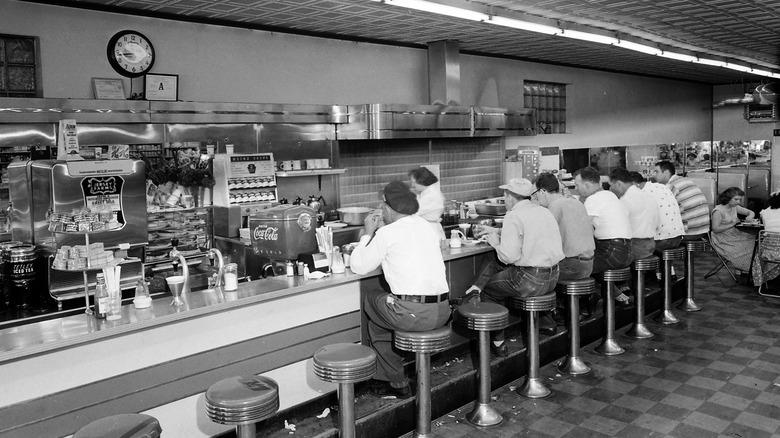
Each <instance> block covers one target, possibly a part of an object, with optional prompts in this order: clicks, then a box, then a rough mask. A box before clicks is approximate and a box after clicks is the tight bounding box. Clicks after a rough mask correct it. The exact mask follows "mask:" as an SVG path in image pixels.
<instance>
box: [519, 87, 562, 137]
mask: <svg viewBox="0 0 780 438" xmlns="http://www.w3.org/2000/svg"><path fill="white" fill-rule="evenodd" d="M523 97H524V101H525V103H524V105H525V107H526V108H534V109H536V123H537V132H538V133H539V134H563V133H565V132H566V84H558V83H554V82H538V81H523Z"/></svg>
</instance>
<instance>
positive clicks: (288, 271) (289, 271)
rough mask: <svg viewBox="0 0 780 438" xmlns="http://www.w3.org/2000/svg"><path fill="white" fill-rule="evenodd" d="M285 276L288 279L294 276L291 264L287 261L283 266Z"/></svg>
mask: <svg viewBox="0 0 780 438" xmlns="http://www.w3.org/2000/svg"><path fill="white" fill-rule="evenodd" d="M284 271H285V274H287V276H288V277H294V276H295V268H294V267H293V264H292V262H291V261H289V260H288V261H287V264H285V266H284Z"/></svg>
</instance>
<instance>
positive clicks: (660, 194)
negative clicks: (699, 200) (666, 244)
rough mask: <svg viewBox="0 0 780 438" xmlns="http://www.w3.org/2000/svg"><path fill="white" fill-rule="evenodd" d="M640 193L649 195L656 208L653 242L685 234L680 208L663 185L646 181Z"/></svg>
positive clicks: (672, 195)
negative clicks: (653, 200)
mask: <svg viewBox="0 0 780 438" xmlns="http://www.w3.org/2000/svg"><path fill="white" fill-rule="evenodd" d="M642 191H644V192H647V193H649V194H651V195H652V196H653V198H655V202H656V206H657V207H658V216H659V223H658V228H657V229H656V234H655V240H664V239H671V238H673V237H678V236H682V235H683V234H685V226H684V225H683V222H682V216H680V206H679V204H677V199H676V198H675V197H674V194H673V193H672V192H671V190H669V188H668V187H666V186H665V185H664V184H659V183H654V182H649V181H648V182H647V183H645V186H644V188H643V189H642Z"/></svg>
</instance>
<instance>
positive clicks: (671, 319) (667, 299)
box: [655, 248, 690, 325]
mask: <svg viewBox="0 0 780 438" xmlns="http://www.w3.org/2000/svg"><path fill="white" fill-rule="evenodd" d="M661 258H662V259H663V262H664V307H663V310H662V311H661V313H659V314H658V316H657V317H656V318H655V320H656V321H657V322H660V323H661V324H664V325H671V324H677V323H678V322H680V320H679V319H677V317H676V316H674V313H672V262H673V261H674V260H682V259H684V258H685V248H675V249H665V250H663V251H662V252H661ZM689 280H690V278H689Z"/></svg>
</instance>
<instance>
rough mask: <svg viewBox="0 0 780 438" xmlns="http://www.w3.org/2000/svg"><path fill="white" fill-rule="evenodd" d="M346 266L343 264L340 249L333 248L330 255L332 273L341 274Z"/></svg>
mask: <svg viewBox="0 0 780 438" xmlns="http://www.w3.org/2000/svg"><path fill="white" fill-rule="evenodd" d="M346 270H347V268H346V267H345V266H344V259H343V258H341V251H340V250H339V249H338V248H333V257H331V266H330V271H331V272H332V273H334V274H343V273H344V272H346Z"/></svg>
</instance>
